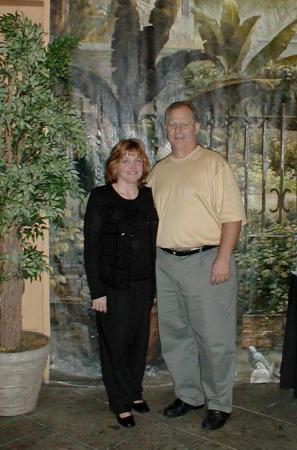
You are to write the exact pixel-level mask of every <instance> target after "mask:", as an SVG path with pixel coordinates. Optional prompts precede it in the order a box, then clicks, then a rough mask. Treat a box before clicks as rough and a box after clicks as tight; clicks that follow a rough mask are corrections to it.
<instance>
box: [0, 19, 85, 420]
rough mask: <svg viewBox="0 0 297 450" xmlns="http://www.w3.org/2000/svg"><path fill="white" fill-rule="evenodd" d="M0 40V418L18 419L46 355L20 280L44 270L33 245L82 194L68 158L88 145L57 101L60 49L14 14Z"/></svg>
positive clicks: (65, 101)
mask: <svg viewBox="0 0 297 450" xmlns="http://www.w3.org/2000/svg"><path fill="white" fill-rule="evenodd" d="M0 34H1V35H2V37H3V39H2V42H1V44H0V386H1V389H0V392H1V394H0V415H16V414H23V413H24V412H28V411H30V410H31V409H33V408H34V407H35V404H36V402H37V396H38V392H39V389H40V386H41V382H42V375H43V371H44V367H45V364H46V360H47V352H46V351H47V349H48V342H47V341H48V339H47V338H46V337H43V336H42V335H37V336H33V335H32V334H26V333H24V332H23V331H22V316H21V305H22V293H23V286H24V279H29V280H36V279H38V278H39V277H40V275H41V273H42V272H43V271H44V270H46V269H47V260H46V256H45V255H44V254H43V253H42V252H41V251H39V250H38V248H37V245H36V240H37V239H38V238H41V239H42V237H43V234H44V231H45V230H46V228H47V223H48V220H50V221H58V220H59V218H61V217H62V216H63V211H64V206H65V197H66V194H71V195H75V196H80V195H81V188H80V186H79V182H78V181H79V180H78V173H77V172H76V170H75V167H74V165H73V161H72V157H71V155H72V154H73V153H74V152H75V155H77V156H79V155H82V154H83V153H84V151H85V142H86V139H85V133H84V126H83V123H82V121H81V120H80V118H79V117H78V116H77V112H76V109H75V107H74V106H73V105H71V103H70V101H69V98H68V97H66V96H58V95H57V90H56V87H57V83H58V81H59V76H60V74H62V75H65V70H66V69H65V64H68V59H67V58H65V64H64V65H63V62H62V61H59V64H55V61H57V58H56V54H55V50H53V49H57V48H59V46H57V45H56V46H55V45H54V46H50V47H49V48H48V49H47V48H46V47H45V45H44V42H43V35H44V33H43V30H42V27H41V26H40V25H37V24H34V23H32V21H31V20H30V19H28V18H26V17H25V16H23V15H20V14H18V13H16V14H6V15H3V16H1V17H0ZM56 53H57V52H56ZM71 152H72V153H71ZM36 337H37V339H36ZM26 340H27V341H28V342H26ZM32 342H33V350H29V349H28V348H27V347H28V346H27V343H28V344H32ZM43 347H45V348H43ZM27 358H29V359H28V360H27ZM28 361H30V363H28ZM39 361H41V366H40V367H37V366H38V363H39ZM21 365H22V368H20V366H21ZM33 366H34V367H35V366H36V368H37V379H36V381H32V380H33V378H34V376H33V372H30V370H31V368H32V367H33ZM16 367H17V368H18V370H16ZM27 367H29V374H28V375H26V374H25V369H26V368H27ZM17 384H21V385H23V387H24V392H21V391H19V390H18V388H16V385H17ZM33 385H34V386H33ZM5 386H8V387H9V386H14V388H13V392H11V391H9V390H5V389H4V387H5ZM35 388H36V389H37V392H36V389H35ZM33 391H34V392H33ZM31 394H32V398H29V396H31Z"/></svg>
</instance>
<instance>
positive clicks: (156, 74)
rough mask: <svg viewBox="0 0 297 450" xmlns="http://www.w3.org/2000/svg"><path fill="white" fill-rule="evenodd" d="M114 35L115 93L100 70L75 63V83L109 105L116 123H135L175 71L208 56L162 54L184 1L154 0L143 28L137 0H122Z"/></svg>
mask: <svg viewBox="0 0 297 450" xmlns="http://www.w3.org/2000/svg"><path fill="white" fill-rule="evenodd" d="M117 4H118V6H117V9H116V13H115V16H116V22H115V27H114V32H113V36H112V51H113V52H112V67H113V68H114V71H113V74H112V79H113V81H114V83H115V86H116V92H115V91H114V89H113V88H112V87H111V85H110V84H109V83H108V82H106V81H105V80H103V79H102V78H101V77H100V76H99V75H98V74H95V73H91V72H86V71H85V70H83V69H81V68H78V67H74V68H73V83H74V86H76V87H78V88H79V89H80V90H81V91H82V92H83V93H84V94H85V95H86V96H87V97H88V98H89V99H90V101H91V102H92V103H93V104H98V103H101V104H108V108H107V110H106V111H104V113H105V114H106V115H107V117H108V118H109V119H110V120H111V122H112V123H113V124H114V126H115V127H119V129H121V128H122V127H123V126H124V125H125V124H135V123H137V121H138V119H139V113H140V111H141V109H142V108H143V107H144V106H145V105H146V104H147V103H149V102H151V101H152V100H153V99H154V98H156V96H157V95H158V94H159V93H160V92H161V90H162V89H163V88H164V86H166V83H167V82H168V80H169V79H170V78H172V76H176V75H178V74H182V73H183V70H184V68H185V67H186V66H187V65H188V64H189V63H190V62H192V61H196V60H199V59H206V58H208V57H207V56H206V55H205V54H204V52H203V51H201V50H191V51H188V50H180V51H177V52H175V53H174V54H172V55H166V56H163V57H162V58H160V53H161V51H162V49H163V48H164V46H165V44H166V43H167V42H168V39H169V34H170V30H171V27H172V25H173V24H174V22H175V20H176V16H177V13H178V10H179V8H180V0H156V2H155V5H154V8H153V9H152V11H151V13H150V17H149V24H148V25H147V26H146V27H144V28H143V29H141V27H140V19H139V13H138V10H137V2H136V1H135V0H118V2H117Z"/></svg>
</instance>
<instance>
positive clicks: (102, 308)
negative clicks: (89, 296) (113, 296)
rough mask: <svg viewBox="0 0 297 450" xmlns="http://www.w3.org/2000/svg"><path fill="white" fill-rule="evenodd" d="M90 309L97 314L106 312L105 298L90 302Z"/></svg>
mask: <svg viewBox="0 0 297 450" xmlns="http://www.w3.org/2000/svg"><path fill="white" fill-rule="evenodd" d="M92 309H93V310H94V311H97V312H103V313H106V312H107V303H106V296H104V297H99V298H95V299H94V300H92Z"/></svg>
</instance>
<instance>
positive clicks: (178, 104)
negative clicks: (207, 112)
mask: <svg viewBox="0 0 297 450" xmlns="http://www.w3.org/2000/svg"><path fill="white" fill-rule="evenodd" d="M183 107H186V108H189V110H190V111H191V113H192V115H193V120H194V122H195V123H196V122H199V120H198V114H197V110H196V108H195V106H194V105H193V103H192V102H190V101H189V100H181V101H179V102H173V103H171V105H169V106H168V108H167V109H166V111H165V123H166V120H167V116H168V114H169V113H170V112H171V111H173V110H174V109H178V108H183Z"/></svg>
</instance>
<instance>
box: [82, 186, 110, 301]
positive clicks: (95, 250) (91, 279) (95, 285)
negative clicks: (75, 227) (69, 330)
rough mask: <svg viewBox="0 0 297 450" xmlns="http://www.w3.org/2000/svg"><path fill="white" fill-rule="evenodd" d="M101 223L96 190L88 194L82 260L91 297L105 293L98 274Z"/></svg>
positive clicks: (101, 295) (97, 296)
mask: <svg viewBox="0 0 297 450" xmlns="http://www.w3.org/2000/svg"><path fill="white" fill-rule="evenodd" d="M102 232H103V223H102V218H101V217H100V201H99V200H98V195H97V192H96V190H93V191H92V192H91V194H90V197H89V200H88V203H87V209H86V213H85V218H84V262H85V271H86V275H87V280H88V285H89V290H90V294H91V299H95V298H99V297H103V296H104V295H106V292H105V286H104V284H103V282H102V279H101V276H100V258H99V252H100V243H101V239H102Z"/></svg>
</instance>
